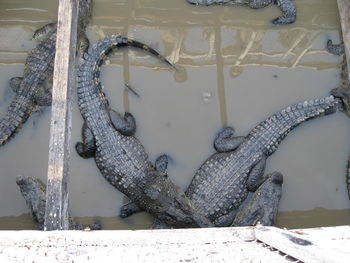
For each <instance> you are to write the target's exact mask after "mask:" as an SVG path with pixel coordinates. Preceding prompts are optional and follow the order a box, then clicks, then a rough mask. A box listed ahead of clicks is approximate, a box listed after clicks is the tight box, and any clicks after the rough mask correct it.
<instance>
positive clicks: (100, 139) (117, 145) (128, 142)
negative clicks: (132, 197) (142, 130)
mask: <svg viewBox="0 0 350 263" xmlns="http://www.w3.org/2000/svg"><path fill="white" fill-rule="evenodd" d="M127 43H128V39H127V38H126V37H121V36H112V37H106V38H105V39H103V40H101V41H99V42H98V43H97V44H95V45H94V46H93V47H90V48H89V50H88V52H87V53H85V54H84V59H83V63H82V65H81V66H80V68H79V71H78V74H77V75H78V77H77V93H78V104H79V108H80V112H81V114H82V116H83V118H84V119H85V121H86V124H87V126H88V127H89V128H90V129H91V131H92V133H93V134H94V138H95V142H96V148H97V149H96V153H95V160H96V164H97V166H98V167H99V169H100V171H101V172H102V174H103V175H104V176H105V178H106V179H107V180H108V181H109V182H110V183H111V184H112V185H114V186H115V187H117V188H118V189H119V190H120V191H122V192H123V193H125V194H127V195H128V194H129V191H131V192H133V193H134V194H135V191H137V189H140V188H142V183H144V181H145V174H146V170H147V169H149V168H150V163H149V161H148V156H147V154H146V152H145V149H144V148H143V146H142V144H141V143H140V142H139V141H138V140H137V139H136V138H135V137H133V136H125V135H122V134H121V133H119V132H118V131H116V130H115V128H114V127H113V124H112V122H111V120H110V117H109V110H110V106H109V103H108V100H107V97H106V95H105V94H104V92H103V91H102V85H101V81H100V67H101V65H102V64H103V62H104V60H105V58H106V56H107V55H108V53H109V52H110V51H111V50H112V49H114V48H118V47H123V46H127ZM136 182H137V184H136ZM140 191H141V190H140Z"/></svg>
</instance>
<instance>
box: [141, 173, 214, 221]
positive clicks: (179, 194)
mask: <svg viewBox="0 0 350 263" xmlns="http://www.w3.org/2000/svg"><path fill="white" fill-rule="evenodd" d="M147 178H148V179H147V182H146V185H145V188H144V194H145V195H144V197H143V202H142V203H143V204H144V206H145V207H143V208H144V209H145V210H146V211H148V212H150V213H151V214H153V215H154V216H156V217H157V218H158V219H160V220H161V221H163V222H164V223H166V224H168V225H171V226H174V227H210V226H212V223H211V222H210V221H209V219H207V218H206V217H205V216H204V215H203V214H201V213H200V212H199V211H198V210H197V208H195V206H194V205H193V204H192V202H191V201H190V200H189V199H188V198H187V196H186V195H185V193H184V192H183V191H182V190H181V189H180V188H179V187H178V186H176V185H175V184H174V183H172V182H171V181H170V179H169V178H168V177H167V176H166V174H165V173H163V172H160V171H151V172H149V174H148V176H147Z"/></svg>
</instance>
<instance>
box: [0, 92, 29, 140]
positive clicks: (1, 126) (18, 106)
mask: <svg viewBox="0 0 350 263" xmlns="http://www.w3.org/2000/svg"><path fill="white" fill-rule="evenodd" d="M34 107H35V105H34V102H33V101H32V100H31V99H30V98H28V97H25V96H23V95H20V94H17V95H16V96H15V98H14V99H13V100H12V102H11V104H10V106H9V107H8V109H7V112H6V115H5V116H4V117H3V118H1V119H0V145H3V144H5V143H6V142H8V141H9V140H10V138H11V137H13V136H14V134H15V133H16V131H17V130H18V129H19V128H21V126H22V125H23V124H24V123H25V122H26V120H27V119H28V118H29V116H30V115H31V113H32V112H33V109H34Z"/></svg>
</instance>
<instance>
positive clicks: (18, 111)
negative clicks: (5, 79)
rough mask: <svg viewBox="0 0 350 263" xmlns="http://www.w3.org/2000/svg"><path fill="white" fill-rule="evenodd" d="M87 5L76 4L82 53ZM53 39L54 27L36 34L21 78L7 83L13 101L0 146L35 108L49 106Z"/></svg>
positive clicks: (87, 1) (0, 129)
mask: <svg viewBox="0 0 350 263" xmlns="http://www.w3.org/2000/svg"><path fill="white" fill-rule="evenodd" d="M91 1H92V0H80V2H79V19H78V41H79V46H80V48H81V49H86V48H87V47H88V43H89V42H88V40H87V38H86V36H85V28H86V26H87V24H88V23H89V20H90V17H91V5H92V4H91ZM56 35H57V25H56V23H50V24H47V25H45V26H43V27H42V28H40V29H38V30H36V31H35V33H34V35H33V39H35V40H40V42H39V43H38V44H37V45H36V47H35V48H34V49H32V50H31V51H30V52H29V54H28V57H27V59H26V62H25V65H24V73H23V76H22V77H14V78H12V79H11V80H10V87H11V88H12V90H13V91H14V92H15V97H14V99H13V100H12V101H11V104H10V106H9V107H8V109H7V112H6V115H5V116H4V117H3V118H1V119H0V145H3V144H5V143H6V142H8V141H9V139H10V138H11V137H12V136H13V135H14V134H15V133H16V131H17V130H18V129H19V128H20V127H21V126H22V125H23V124H24V123H25V122H26V120H27V119H28V118H29V117H30V115H31V114H32V113H33V112H34V111H35V110H36V109H37V107H41V106H50V105H51V95H52V78H53V69H54V59H55V53H56Z"/></svg>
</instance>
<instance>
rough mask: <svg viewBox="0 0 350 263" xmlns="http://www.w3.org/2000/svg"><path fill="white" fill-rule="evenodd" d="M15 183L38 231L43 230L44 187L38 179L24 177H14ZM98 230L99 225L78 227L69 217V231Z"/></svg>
mask: <svg viewBox="0 0 350 263" xmlns="http://www.w3.org/2000/svg"><path fill="white" fill-rule="evenodd" d="M16 183H17V185H18V186H19V189H20V191H21V194H22V196H23V198H24V199H25V200H26V203H27V205H28V207H29V209H30V212H31V215H32V218H33V220H34V222H35V223H36V224H37V226H38V229H39V230H44V220H45V206H46V185H45V184H44V183H43V182H42V181H41V180H40V179H38V178H33V177H29V176H24V175H18V176H17V177H16ZM87 228H89V229H91V230H100V229H101V224H100V223H94V224H89V225H80V224H78V223H77V222H75V220H74V219H73V218H72V217H69V229H71V230H84V229H87Z"/></svg>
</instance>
